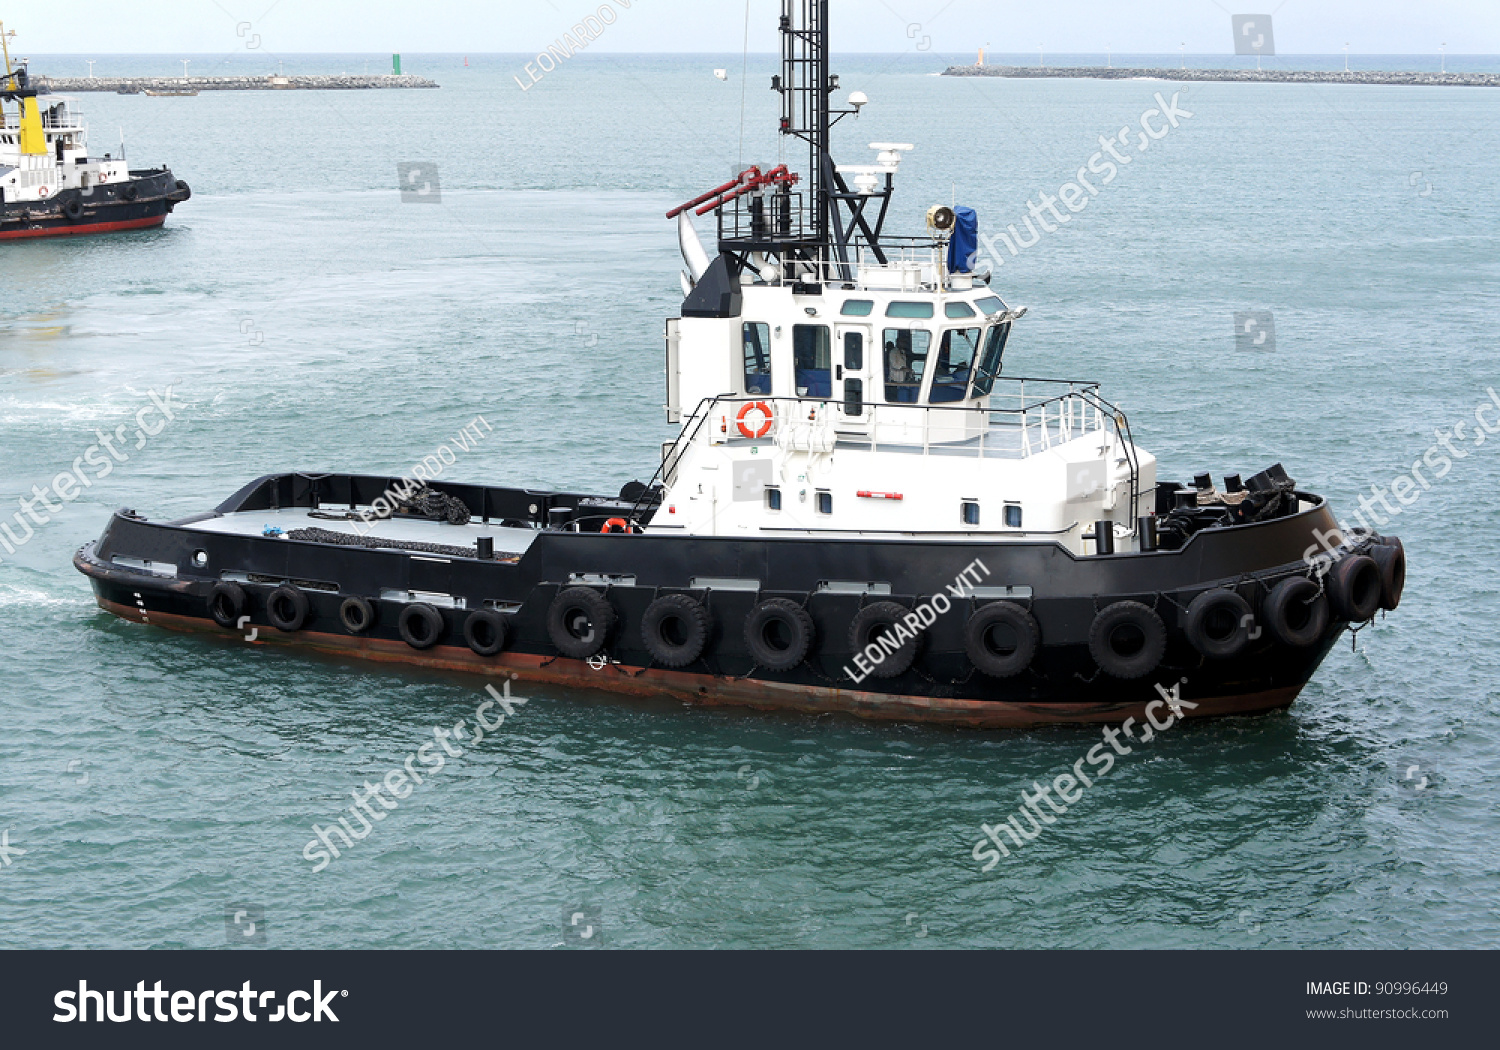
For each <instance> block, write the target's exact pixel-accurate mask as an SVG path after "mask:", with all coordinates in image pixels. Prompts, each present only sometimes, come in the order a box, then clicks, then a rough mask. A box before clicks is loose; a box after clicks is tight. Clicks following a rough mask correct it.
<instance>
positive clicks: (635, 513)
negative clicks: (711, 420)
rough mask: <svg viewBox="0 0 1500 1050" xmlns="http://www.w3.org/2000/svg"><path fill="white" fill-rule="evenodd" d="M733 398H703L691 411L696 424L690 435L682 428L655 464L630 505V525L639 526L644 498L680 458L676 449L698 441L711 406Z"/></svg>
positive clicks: (721, 395)
mask: <svg viewBox="0 0 1500 1050" xmlns="http://www.w3.org/2000/svg"><path fill="white" fill-rule="evenodd" d="M735 396H737V395H735V394H718V395H716V396H713V397H705V398H702V399H701V400H699V402H698V407H697V408H695V409H693V416H696V417H697V419H698V422H697V423H696V424H695V425H694V426H693V432H692V434H691V435H689V434H688V428H687V427H683V428H682V430H681V431H680V432H679V433H678V435H677V438H676V440H675V441H673V442H672V447H671V448H670V449H668V450H667V453H666V455H664V456H662V457H661V462H660V463H659V464H657V467H656V470H655V472H654V473H652V475H651V479H650V480H649V481H647V482H646V487H645V488H644V489H642V490H641V494H640V495H639V496H637V497H636V498H635V503H634V504H632V505H631V508H630V524H632V525H638V524H640V514H641V504H642V503H644V502H645V499H646V496H647V495H649V494H650V492H651V489H652V487H653V486H655V485H656V480H657V478H662V479H663V481H665V474H664V472H665V471H666V469H667V464H668V463H672V464H674V465H675V464H676V462H677V461H678V460H679V459H680V458H681V456H682V454H681V453H680V452H678V451H677V449H678V447H679V446H680V445H681V444H682V443H683V442H684V441H686V442H687V443H688V444H689V445H691V444H692V443H693V442H694V441H696V440H697V439H698V432H699V431H700V430H702V429H703V424H704V423H706V422H708V417H709V416H711V415H713V412H711V411H709V409H712V408H713V406H714V405H716V404H718V403H719V401H720V400H722V399H724V398H727V397H735ZM689 418H692V417H689Z"/></svg>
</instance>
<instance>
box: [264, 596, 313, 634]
mask: <svg viewBox="0 0 1500 1050" xmlns="http://www.w3.org/2000/svg"><path fill="white" fill-rule="evenodd" d="M311 611H312V603H311V602H309V601H308V600H307V595H306V594H304V593H303V591H302V588H300V587H293V586H292V585H291V584H289V583H283V584H282V585H281V586H280V587H277V588H276V589H275V590H274V591H272V592H271V593H270V594H269V595H267V596H266V619H268V620H270V621H271V626H272V627H274V628H276V629H277V630H278V631H285V632H286V633H287V634H291V633H292V632H293V631H300V630H302V625H303V624H305V623H307V615H308V613H310V612H311Z"/></svg>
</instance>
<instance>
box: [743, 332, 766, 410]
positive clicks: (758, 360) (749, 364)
mask: <svg viewBox="0 0 1500 1050" xmlns="http://www.w3.org/2000/svg"><path fill="white" fill-rule="evenodd" d="M744 344H745V393H747V394H769V393H770V392H771V327H770V325H764V324H757V323H755V322H746V324H745V328H744Z"/></svg>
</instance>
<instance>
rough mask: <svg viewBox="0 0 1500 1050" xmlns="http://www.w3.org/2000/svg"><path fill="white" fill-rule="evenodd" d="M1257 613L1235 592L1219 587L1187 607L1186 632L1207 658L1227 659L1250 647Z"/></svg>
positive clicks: (1195, 646) (1194, 646) (1196, 647)
mask: <svg viewBox="0 0 1500 1050" xmlns="http://www.w3.org/2000/svg"><path fill="white" fill-rule="evenodd" d="M1254 622H1255V613H1254V612H1253V611H1252V610H1251V608H1250V603H1249V602H1247V601H1246V600H1245V599H1244V598H1242V597H1240V596H1239V595H1238V594H1236V593H1235V592H1234V591H1231V590H1228V589H1226V588H1224V587H1215V588H1214V589H1213V590H1211V591H1204V592H1203V593H1202V594H1200V595H1198V597H1196V598H1194V599H1193V600H1192V602H1191V603H1190V604H1189V605H1188V608H1187V622H1186V624H1184V625H1183V633H1184V634H1186V635H1187V640H1188V641H1189V642H1192V643H1193V648H1194V649H1197V650H1198V651H1199V652H1200V653H1202V654H1203V655H1204V656H1207V657H1210V658H1212V659H1215V660H1227V659H1229V658H1230V657H1233V656H1238V655H1239V654H1240V653H1241V652H1243V651H1244V649H1245V646H1247V645H1249V644H1250V635H1251V625H1252V624H1254Z"/></svg>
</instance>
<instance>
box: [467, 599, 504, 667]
mask: <svg viewBox="0 0 1500 1050" xmlns="http://www.w3.org/2000/svg"><path fill="white" fill-rule="evenodd" d="M509 636H510V623H509V620H508V618H507V617H504V616H501V615H500V614H499V613H497V612H495V611H494V610H493V609H480V610H478V611H477V612H474V613H471V614H470V615H469V618H468V619H467V620H465V621H464V641H465V642H466V643H468V646H469V648H470V649H472V650H473V651H474V652H475V653H476V654H477V655H479V656H494V655H495V654H496V653H499V652H500V651H501V650H503V649H504V648H505V643H506V640H507V639H508V638H509Z"/></svg>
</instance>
